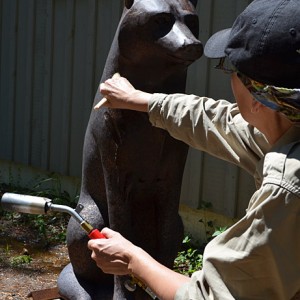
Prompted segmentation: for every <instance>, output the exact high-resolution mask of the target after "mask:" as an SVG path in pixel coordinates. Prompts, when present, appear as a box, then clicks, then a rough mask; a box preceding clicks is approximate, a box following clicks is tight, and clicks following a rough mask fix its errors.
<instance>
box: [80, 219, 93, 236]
mask: <svg viewBox="0 0 300 300" xmlns="http://www.w3.org/2000/svg"><path fill="white" fill-rule="evenodd" d="M80 226H81V228H83V229H84V230H85V231H86V232H87V233H90V232H91V231H92V230H93V229H94V228H93V226H92V225H91V224H89V223H88V222H87V221H83V222H82V223H80Z"/></svg>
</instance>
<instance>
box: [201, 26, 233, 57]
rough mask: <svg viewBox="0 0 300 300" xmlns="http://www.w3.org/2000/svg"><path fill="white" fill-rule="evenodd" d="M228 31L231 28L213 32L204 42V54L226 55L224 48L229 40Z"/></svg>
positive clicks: (208, 55)
mask: <svg viewBox="0 0 300 300" xmlns="http://www.w3.org/2000/svg"><path fill="white" fill-rule="evenodd" d="M230 33H231V28H227V29H223V30H221V31H218V32H216V33H215V34H213V35H212V36H211V37H210V38H209V40H208V41H207V42H206V44H205V47H204V55H205V56H206V57H208V58H221V57H224V56H226V54H225V49H226V47H227V44H228V41H229V36H230Z"/></svg>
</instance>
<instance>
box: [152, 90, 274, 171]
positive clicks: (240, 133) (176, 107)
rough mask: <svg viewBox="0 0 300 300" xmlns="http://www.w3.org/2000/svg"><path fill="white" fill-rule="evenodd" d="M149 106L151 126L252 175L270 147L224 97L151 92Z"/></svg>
mask: <svg viewBox="0 0 300 300" xmlns="http://www.w3.org/2000/svg"><path fill="white" fill-rule="evenodd" d="M148 109H149V119H150V122H151V123H152V125H154V126H156V127H159V128H162V129H165V130H167V131H168V132H169V134H170V135H171V136H173V137H174V138H176V139H179V140H181V141H183V142H185V143H186V144H188V145H189V146H191V147H193V148H196V149H198V150H201V151H205V152H207V153H209V154H211V155H213V156H215V157H218V158H220V159H223V160H226V161H229V162H231V163H234V164H236V165H238V166H240V167H242V168H244V169H245V170H246V171H248V172H249V173H250V174H252V175H253V174H254V171H255V166H256V164H257V162H258V160H259V159H260V158H261V157H262V156H263V154H264V153H265V152H266V150H267V149H268V147H269V145H268V143H267V141H266V139H265V137H264V136H263V135H262V134H261V133H260V132H259V131H258V130H257V129H255V128H254V127H253V126H250V125H249V124H248V123H247V122H246V121H244V120H243V118H242V117H241V114H240V112H239V110H238V107H237V105H236V104H232V103H230V102H228V101H226V100H218V101H216V100H213V99H211V98H206V97H198V96H195V95H185V94H173V95H165V94H154V95H153V96H152V98H151V100H150V102H149V108H148Z"/></svg>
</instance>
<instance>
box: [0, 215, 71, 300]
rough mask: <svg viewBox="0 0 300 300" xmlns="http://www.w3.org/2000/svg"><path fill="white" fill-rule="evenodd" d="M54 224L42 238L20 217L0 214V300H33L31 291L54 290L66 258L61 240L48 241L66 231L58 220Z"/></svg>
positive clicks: (63, 243) (62, 240)
mask: <svg viewBox="0 0 300 300" xmlns="http://www.w3.org/2000/svg"><path fill="white" fill-rule="evenodd" d="M40 222H41V223H42V224H40V225H44V224H43V221H40ZM55 223H56V225H52V226H51V227H50V228H47V230H48V232H46V234H42V235H41V228H39V229H37V228H35V227H33V226H32V222H31V221H30V222H29V221H28V219H27V220H25V221H24V219H23V217H22V216H13V217H12V216H11V215H10V216H9V217H7V216H3V215H0V300H21V299H32V298H31V297H28V295H29V294H30V292H34V291H38V290H43V289H47V288H53V287H56V281H57V278H58V275H59V273H60V272H61V270H62V269H63V267H64V266H65V265H66V264H67V263H68V262H69V258H68V253H67V247H66V244H65V242H64V239H58V240H56V241H53V236H52V237H51V238H50V239H49V235H57V236H58V234H59V232H58V231H57V230H60V231H63V230H65V229H64V228H62V227H64V225H65V223H64V224H62V223H61V220H60V221H59V222H57V220H55ZM55 226H56V227H58V229H57V228H55ZM49 230H50V231H49ZM47 235H48V237H47ZM49 240H50V242H49ZM27 258H28V259H27ZM28 261H30V262H29V263H26V262H28Z"/></svg>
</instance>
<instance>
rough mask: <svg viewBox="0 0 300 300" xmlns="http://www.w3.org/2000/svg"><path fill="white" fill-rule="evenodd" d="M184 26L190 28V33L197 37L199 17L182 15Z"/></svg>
mask: <svg viewBox="0 0 300 300" xmlns="http://www.w3.org/2000/svg"><path fill="white" fill-rule="evenodd" d="M184 22H185V24H186V26H187V27H188V28H189V29H190V31H191V32H192V34H193V35H194V36H195V37H196V38H198V35H199V19H198V17H197V16H196V15H186V16H185V17H184Z"/></svg>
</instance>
